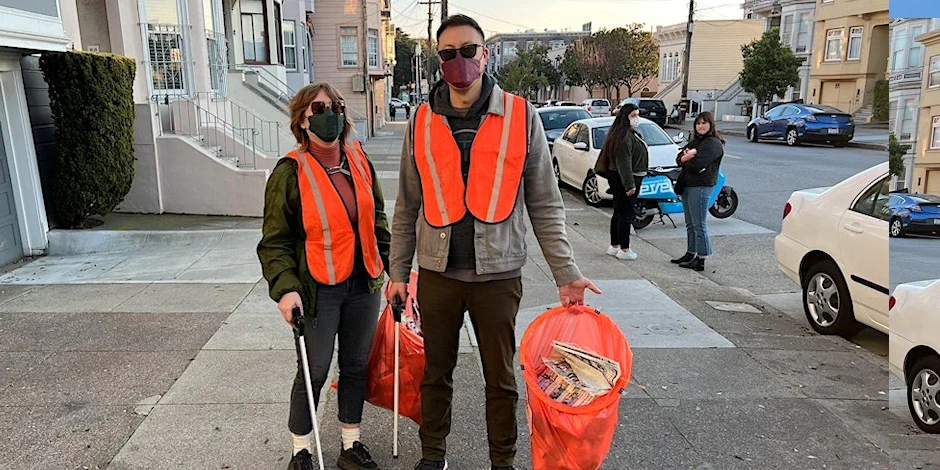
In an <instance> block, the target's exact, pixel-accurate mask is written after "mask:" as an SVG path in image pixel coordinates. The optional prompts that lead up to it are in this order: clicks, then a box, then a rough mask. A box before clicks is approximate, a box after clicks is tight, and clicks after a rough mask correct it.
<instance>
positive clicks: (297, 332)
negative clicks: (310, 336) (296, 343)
mask: <svg viewBox="0 0 940 470" xmlns="http://www.w3.org/2000/svg"><path fill="white" fill-rule="evenodd" d="M291 321H293V322H294V338H299V337H301V336H303V335H304V314H303V313H301V311H300V307H294V309H293V310H291Z"/></svg>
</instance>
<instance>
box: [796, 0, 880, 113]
mask: <svg viewBox="0 0 940 470" xmlns="http://www.w3.org/2000/svg"><path fill="white" fill-rule="evenodd" d="M815 16H816V28H815V32H814V33H813V37H814V38H815V40H814V41H813V55H812V64H811V70H810V83H809V88H810V94H809V95H808V96H807V97H806V101H808V102H812V103H820V104H827V105H831V106H835V107H836V108H839V109H842V110H844V111H847V112H850V113H856V120H857V121H858V120H865V119H864V118H865V117H868V116H870V114H871V113H870V110H871V104H872V101H873V99H874V90H875V83H876V82H877V81H878V80H882V79H884V78H885V74H886V71H887V68H888V55H889V54H888V33H889V27H888V22H889V17H888V2H887V0H820V2H819V3H818V4H817V5H816V15H815Z"/></svg>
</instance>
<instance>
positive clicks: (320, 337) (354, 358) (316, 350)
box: [288, 274, 381, 435]
mask: <svg viewBox="0 0 940 470" xmlns="http://www.w3.org/2000/svg"><path fill="white" fill-rule="evenodd" d="M380 302H381V292H380V291H376V292H374V293H370V292H369V279H368V276H367V275H361V274H360V275H356V274H354V275H353V276H351V277H350V278H349V279H347V280H346V281H344V282H341V283H339V284H337V285H335V286H327V285H323V284H317V300H316V316H317V322H316V328H311V326H312V324H313V322H307V324H306V325H307V326H306V331H305V335H306V343H307V360H308V361H309V364H310V381H311V382H312V383H313V395H314V397H313V400H314V403H315V404H316V406H319V402H320V390H321V389H322V388H323V384H324V383H326V380H327V374H328V373H329V370H330V362H331V361H332V360H333V345H334V341H335V340H336V336H337V335H339V390H338V391H337V395H338V397H339V420H340V422H342V423H346V424H357V423H359V422H360V421H362V404H363V402H364V401H365V394H366V376H367V374H366V373H367V364H368V361H369V351H370V350H371V349H372V336H373V334H375V327H376V322H377V321H378V316H379V306H380ZM305 313H306V312H305ZM294 347H295V348H296V350H297V376H296V377H295V378H294V386H293V389H292V391H291V397H290V418H289V421H288V427H289V428H290V431H291V432H292V433H294V434H297V435H306V434H309V433H310V432H311V431H313V423H311V421H310V407H309V405H308V404H307V388H306V386H305V385H304V371H303V362H302V361H301V359H300V342H299V341H294Z"/></svg>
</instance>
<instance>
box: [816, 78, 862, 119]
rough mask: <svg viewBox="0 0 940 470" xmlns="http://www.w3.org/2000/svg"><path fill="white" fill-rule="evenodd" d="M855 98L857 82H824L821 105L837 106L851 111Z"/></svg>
mask: <svg viewBox="0 0 940 470" xmlns="http://www.w3.org/2000/svg"><path fill="white" fill-rule="evenodd" d="M854 97H855V82H823V85H822V96H820V100H819V101H820V104H827V105H829V106H835V107H836V108H839V109H841V110H843V111H849V112H851V110H850V109H849V106H850V104H851V102H852V98H854Z"/></svg>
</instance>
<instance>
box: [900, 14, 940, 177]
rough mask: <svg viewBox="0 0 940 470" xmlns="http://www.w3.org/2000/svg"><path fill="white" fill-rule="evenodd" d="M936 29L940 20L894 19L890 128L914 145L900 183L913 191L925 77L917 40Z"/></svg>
mask: <svg viewBox="0 0 940 470" xmlns="http://www.w3.org/2000/svg"><path fill="white" fill-rule="evenodd" d="M937 29H940V19H936V18H935V19H929V18H911V19H908V18H905V19H893V20H891V31H890V44H891V49H890V54H889V56H888V85H889V87H890V93H889V96H888V103H889V104H888V107H889V109H888V118H889V129H890V130H891V132H893V133H894V134H895V135H896V136H897V138H898V140H899V141H900V142H901V143H903V144H907V145H910V146H911V148H910V150H908V152H907V154H906V155H905V156H904V163H905V174H904V175H903V176H901V177H900V178H899V180H898V182H897V186H898V187H899V188H910V187H911V186H912V185H913V182H914V158H915V155H916V154H917V127H918V117H919V114H920V113H919V111H920V100H921V90H922V88H923V82H924V78H925V74H924V63H925V57H924V45H923V44H921V43H920V42H918V41H917V39H916V38H917V37H919V36H921V35H922V34H924V33H927V32H930V31H935V30H937Z"/></svg>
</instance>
